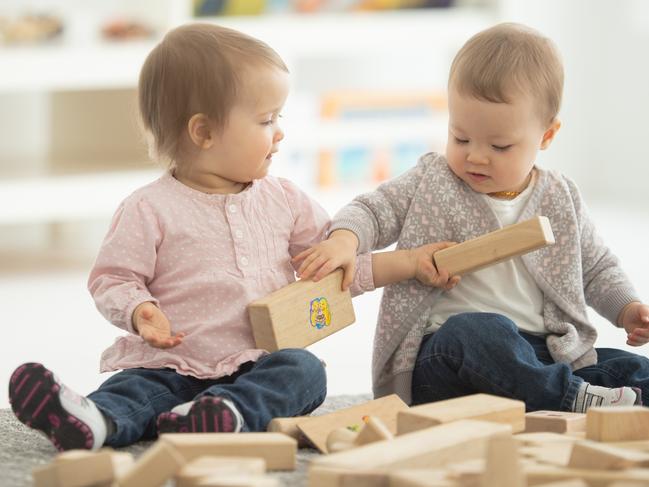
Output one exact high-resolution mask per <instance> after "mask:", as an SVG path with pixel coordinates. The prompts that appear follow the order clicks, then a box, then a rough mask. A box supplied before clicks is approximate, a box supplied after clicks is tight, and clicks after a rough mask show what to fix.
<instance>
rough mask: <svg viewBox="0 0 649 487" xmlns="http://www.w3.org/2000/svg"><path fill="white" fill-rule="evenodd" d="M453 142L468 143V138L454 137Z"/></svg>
mask: <svg viewBox="0 0 649 487" xmlns="http://www.w3.org/2000/svg"><path fill="white" fill-rule="evenodd" d="M455 142H456V143H457V144H468V143H469V141H468V140H465V139H460V138H459V137H455Z"/></svg>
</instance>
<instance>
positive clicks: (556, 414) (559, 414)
mask: <svg viewBox="0 0 649 487" xmlns="http://www.w3.org/2000/svg"><path fill="white" fill-rule="evenodd" d="M537 431H549V432H553V433H574V432H577V431H586V414H584V413H572V412H568V411H533V412H531V413H527V414H526V415H525V432H526V433H534V432H537Z"/></svg>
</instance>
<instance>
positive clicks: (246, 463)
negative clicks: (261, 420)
mask: <svg viewBox="0 0 649 487" xmlns="http://www.w3.org/2000/svg"><path fill="white" fill-rule="evenodd" d="M264 473H266V461H265V460H264V459H263V458H253V457H216V456H203V457H198V458H196V459H194V460H192V461H191V462H189V463H187V464H186V465H185V466H184V467H183V468H181V469H180V471H178V473H177V474H176V479H175V480H176V484H175V486H176V487H195V486H196V485H201V482H200V481H202V480H205V481H207V480H209V479H210V478H211V477H215V476H216V477H221V478H223V477H242V476H253V475H257V476H258V475H263V474H264Z"/></svg>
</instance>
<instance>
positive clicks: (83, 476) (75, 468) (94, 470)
mask: <svg viewBox="0 0 649 487" xmlns="http://www.w3.org/2000/svg"><path fill="white" fill-rule="evenodd" d="M54 461H55V465H56V478H57V482H58V484H59V485H65V486H70V487H82V486H86V485H93V484H101V483H107V482H111V481H112V480H113V478H114V473H113V460H112V457H111V454H110V452H109V451H108V450H102V451H99V452H93V451H90V450H68V451H65V452H63V453H60V454H59V455H57V456H56V458H55V459H54Z"/></svg>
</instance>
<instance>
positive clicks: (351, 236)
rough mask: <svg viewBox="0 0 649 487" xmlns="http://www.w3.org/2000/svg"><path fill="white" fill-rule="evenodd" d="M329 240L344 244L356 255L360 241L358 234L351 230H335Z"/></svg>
mask: <svg viewBox="0 0 649 487" xmlns="http://www.w3.org/2000/svg"><path fill="white" fill-rule="evenodd" d="M329 238H330V239H335V240H338V241H339V242H342V243H343V244H344V245H345V246H347V247H349V249H350V250H352V251H353V252H354V254H356V251H357V250H358V244H359V241H358V237H357V236H356V234H355V233H354V232H352V231H351V230H345V229H344V228H341V229H338V230H334V231H333V232H331V235H329Z"/></svg>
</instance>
